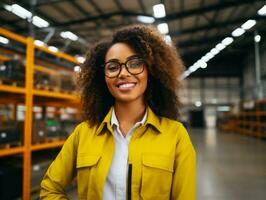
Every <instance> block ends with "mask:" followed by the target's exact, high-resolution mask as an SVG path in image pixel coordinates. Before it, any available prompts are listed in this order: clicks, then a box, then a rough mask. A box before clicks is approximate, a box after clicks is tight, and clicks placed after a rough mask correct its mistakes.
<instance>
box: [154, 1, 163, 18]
mask: <svg viewBox="0 0 266 200" xmlns="http://www.w3.org/2000/svg"><path fill="white" fill-rule="evenodd" d="M153 15H154V17H156V18H162V17H165V8H164V5H163V4H157V5H154V6H153Z"/></svg>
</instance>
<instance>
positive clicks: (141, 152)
mask: <svg viewBox="0 0 266 200" xmlns="http://www.w3.org/2000/svg"><path fill="white" fill-rule="evenodd" d="M111 111H112V110H110V111H109V113H108V114H107V115H106V117H105V119H104V120H103V122H102V123H101V124H100V125H99V126H93V127H90V126H89V125H88V124H87V123H86V122H83V123H81V124H79V125H78V126H77V127H76V129H75V130H74V132H73V133H72V134H71V135H70V136H69V138H68V139H67V140H66V142H65V144H64V146H63V148H62V150H61V152H60V153H59V154H58V156H57V158H56V159H55V160H54V161H53V163H52V164H51V166H50V167H49V169H48V170H47V172H46V174H45V176H44V178H43V180H42V183H41V193H40V197H41V199H53V200H54V199H60V200H61V199H68V198H67V196H66V194H65V191H64V190H65V188H66V186H67V185H68V184H69V183H70V182H71V180H72V179H73V178H74V177H75V176H77V184H78V197H79V199H81V200H83V199H84V200H85V199H88V200H101V199H102V197H103V188H104V184H105V179H106V177H107V174H108V170H109V167H110V166H111V162H112V157H113V153H114V137H113V134H114V133H113V129H112V127H111V125H110V120H111V113H112V112H111ZM128 156H129V163H131V164H132V182H131V194H132V198H131V199H132V200H140V199H143V200H169V199H171V200H195V198H196V197H195V182H196V178H195V177H196V156H195V151H194V148H193V146H192V144H191V141H190V139H189V136H188V134H187V131H186V129H185V128H184V127H183V126H182V124H181V123H179V122H177V121H174V120H170V119H168V118H165V117H157V116H156V115H155V114H154V113H153V112H152V110H151V109H150V108H148V116H147V121H146V123H145V124H144V125H143V126H140V127H138V128H137V129H136V130H135V132H134V134H133V135H132V138H131V140H130V144H129V155H128Z"/></svg>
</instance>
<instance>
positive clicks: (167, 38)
mask: <svg viewBox="0 0 266 200" xmlns="http://www.w3.org/2000/svg"><path fill="white" fill-rule="evenodd" d="M164 40H165V42H166V43H167V44H169V45H171V44H172V39H171V36H170V35H166V36H164Z"/></svg>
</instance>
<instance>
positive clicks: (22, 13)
mask: <svg viewBox="0 0 266 200" xmlns="http://www.w3.org/2000/svg"><path fill="white" fill-rule="evenodd" d="M4 8H5V9H6V10H7V11H9V12H12V13H13V14H15V15H17V16H18V17H20V18H22V19H29V18H31V16H32V13H31V12H30V11H28V10H26V9H25V8H23V7H21V6H20V5H18V4H12V5H11V6H9V5H5V6H4Z"/></svg>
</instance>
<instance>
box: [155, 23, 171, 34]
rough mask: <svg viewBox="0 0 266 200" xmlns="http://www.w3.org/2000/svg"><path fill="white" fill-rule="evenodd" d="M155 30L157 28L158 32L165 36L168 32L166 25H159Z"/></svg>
mask: <svg viewBox="0 0 266 200" xmlns="http://www.w3.org/2000/svg"><path fill="white" fill-rule="evenodd" d="M157 28H158V30H159V31H160V33H161V34H167V33H168V32H169V29H168V24H167V23H162V24H159V25H158V26H157Z"/></svg>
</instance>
